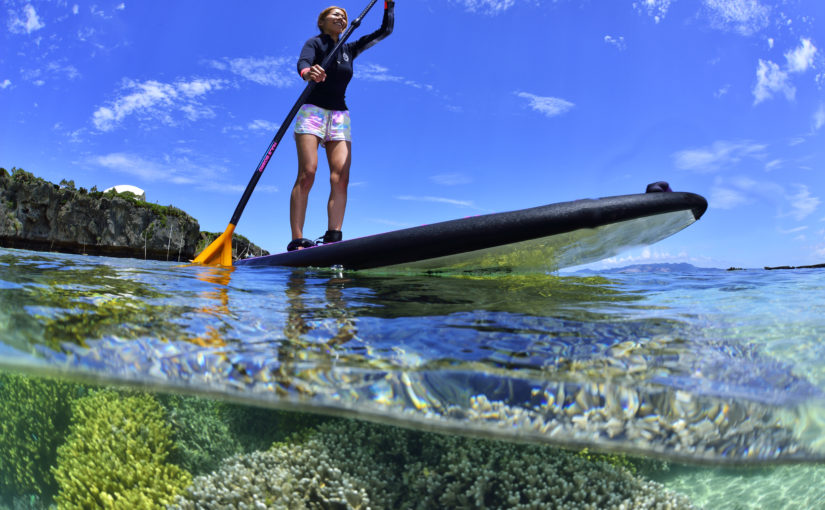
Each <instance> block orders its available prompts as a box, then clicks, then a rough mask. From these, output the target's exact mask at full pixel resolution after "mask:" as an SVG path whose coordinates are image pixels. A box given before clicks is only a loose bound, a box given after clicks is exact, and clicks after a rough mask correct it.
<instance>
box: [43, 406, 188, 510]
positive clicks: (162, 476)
mask: <svg viewBox="0 0 825 510" xmlns="http://www.w3.org/2000/svg"><path fill="white" fill-rule="evenodd" d="M171 448H172V439H171V428H170V426H169V425H168V424H167V423H166V422H165V421H164V417H163V408H162V407H161V406H160V404H158V402H157V400H155V398H154V397H152V396H151V395H124V394H121V393H118V392H115V391H112V390H101V391H97V392H95V393H93V394H91V395H89V396H87V397H84V398H81V399H79V400H77V401H76V402H75V404H74V405H73V406H72V425H71V429H70V433H69V437H68V438H67V440H66V442H65V443H64V444H63V445H62V446H60V448H58V451H57V467H56V468H55V469H54V477H55V479H56V480H57V484H58V487H59V491H58V494H57V497H56V498H55V501H56V503H57V504H58V507H59V508H61V509H64V508H65V509H70V508H129V509H141V508H163V507H164V506H165V505H166V504H169V503H171V502H172V500H173V499H174V498H175V496H176V495H177V494H179V493H181V492H182V491H183V489H184V488H185V487H186V486H187V485H189V483H190V481H191V475H190V474H189V472H187V471H186V470H184V469H181V468H180V467H178V466H176V465H174V464H170V463H168V462H166V458H167V456H168V455H169V453H170V451H171Z"/></svg>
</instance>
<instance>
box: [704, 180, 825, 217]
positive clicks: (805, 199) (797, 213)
mask: <svg viewBox="0 0 825 510" xmlns="http://www.w3.org/2000/svg"><path fill="white" fill-rule="evenodd" d="M794 187H795V192H789V191H787V190H786V189H785V188H784V187H783V186H782V185H780V184H777V183H775V182H770V181H757V180H755V179H752V178H750V177H745V176H740V177H734V178H727V179H723V178H716V180H715V181H714V183H713V186H712V187H711V191H710V198H709V202H710V205H711V207H713V208H714V209H733V208H736V207H739V206H742V205H748V204H754V206H755V207H758V208H760V209H764V208H765V206H766V204H774V206H775V207H776V211H777V214H776V216H777V217H778V218H786V217H790V218H793V219H794V220H796V221H802V220H804V219H805V218H808V217H809V216H810V215H812V214H813V213H814V212H816V210H817V209H818V208H819V204H820V199H819V198H818V197H815V196H813V195H811V191H810V189H809V188H808V186H806V185H803V184H797V185H794ZM783 211H784V212H783Z"/></svg>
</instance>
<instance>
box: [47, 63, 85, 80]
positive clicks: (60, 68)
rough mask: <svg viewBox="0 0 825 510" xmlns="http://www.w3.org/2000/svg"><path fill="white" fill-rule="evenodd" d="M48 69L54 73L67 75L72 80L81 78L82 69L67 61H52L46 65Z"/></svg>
mask: <svg viewBox="0 0 825 510" xmlns="http://www.w3.org/2000/svg"><path fill="white" fill-rule="evenodd" d="M46 71H47V72H49V73H51V74H52V75H58V76H65V77H66V78H68V79H70V80H76V79H77V78H80V71H78V70H77V68H76V67H75V66H73V65H71V64H66V63H65V62H50V63H49V64H47V65H46Z"/></svg>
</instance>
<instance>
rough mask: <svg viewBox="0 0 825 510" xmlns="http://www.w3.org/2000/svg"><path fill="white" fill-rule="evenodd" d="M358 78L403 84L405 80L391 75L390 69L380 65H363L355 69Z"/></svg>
mask: <svg viewBox="0 0 825 510" xmlns="http://www.w3.org/2000/svg"><path fill="white" fill-rule="evenodd" d="M355 72H356V73H357V77H358V78H359V79H362V80H372V81H394V82H403V81H404V78H402V77H401V76H395V75H392V74H390V73H389V69H387V68H386V67H384V66H380V65H378V64H363V65H359V66H357V67H356V68H355Z"/></svg>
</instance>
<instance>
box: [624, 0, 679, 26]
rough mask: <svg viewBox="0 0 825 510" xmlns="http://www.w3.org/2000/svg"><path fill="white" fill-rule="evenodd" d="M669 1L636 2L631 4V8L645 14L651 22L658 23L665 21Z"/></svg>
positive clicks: (647, 0)
mask: <svg viewBox="0 0 825 510" xmlns="http://www.w3.org/2000/svg"><path fill="white" fill-rule="evenodd" d="M670 3H671V0H638V1H636V2H633V8H634V9H636V10H637V11H638V12H640V13H642V14H647V15H648V16H650V17H651V18H653V21H655V22H656V23H659V22H660V21H662V20H663V19H665V15H666V14H667V11H668V9H670Z"/></svg>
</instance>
